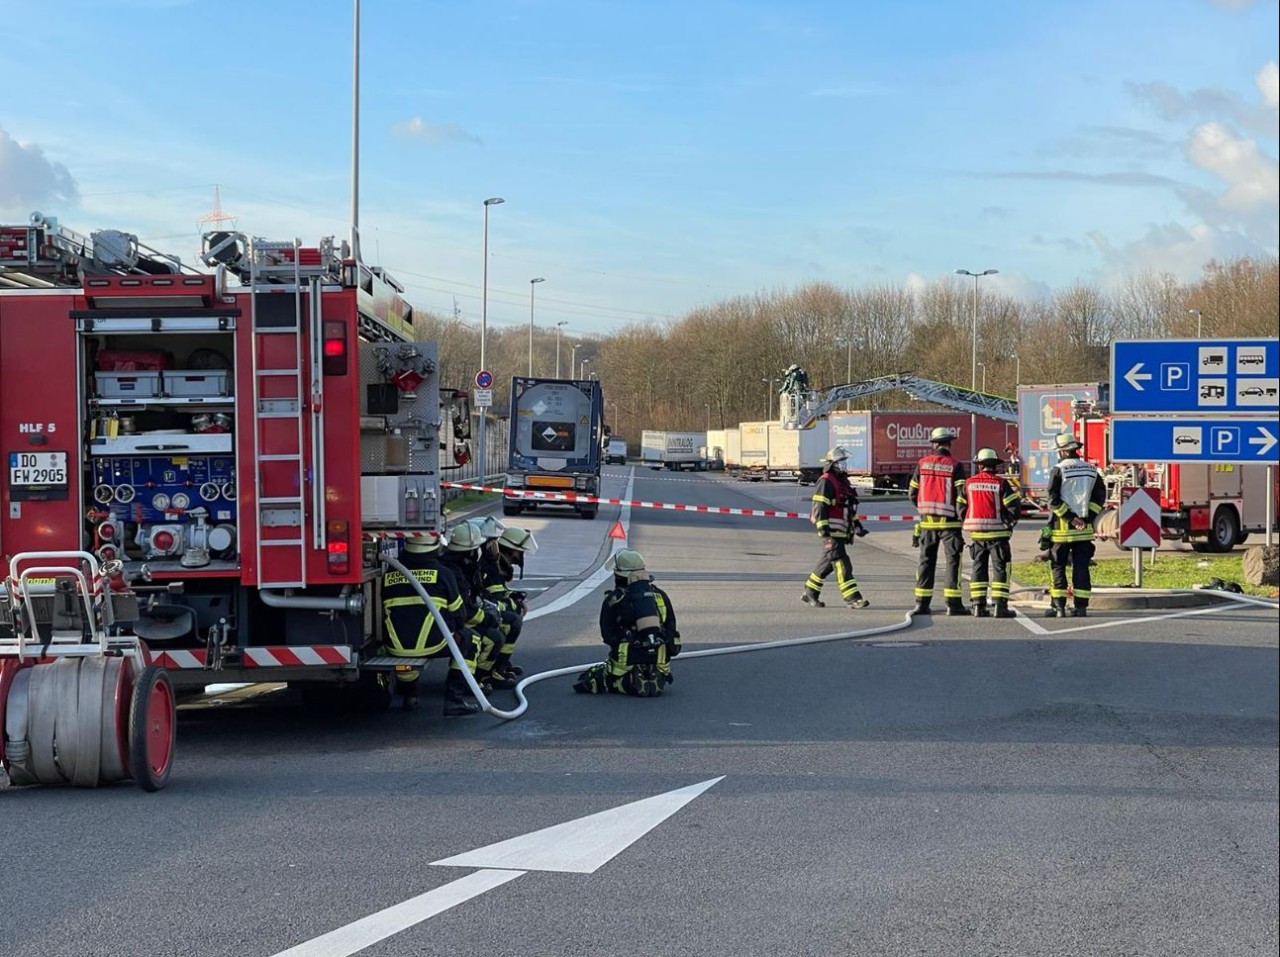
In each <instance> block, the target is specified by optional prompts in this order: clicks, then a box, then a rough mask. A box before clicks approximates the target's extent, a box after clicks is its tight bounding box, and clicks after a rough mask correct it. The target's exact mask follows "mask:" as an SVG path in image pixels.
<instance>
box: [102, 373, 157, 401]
mask: <svg viewBox="0 0 1280 957" xmlns="http://www.w3.org/2000/svg"><path fill="white" fill-rule="evenodd" d="M93 377H94V381H95V382H96V384H97V389H98V397H99V398H102V399H154V398H156V397H157V396H159V395H160V373H159V372H145V371H136V370H130V371H128V372H95V373H94V374H93Z"/></svg>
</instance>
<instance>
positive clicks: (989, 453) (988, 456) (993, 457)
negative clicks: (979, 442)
mask: <svg viewBox="0 0 1280 957" xmlns="http://www.w3.org/2000/svg"><path fill="white" fill-rule="evenodd" d="M974 461H975V462H977V463H978V464H979V465H986V464H987V463H990V464H992V465H999V464H1000V462H1001V458H1000V456H999V455H997V454H996V450H995V449H978V455H977V457H976V458H974Z"/></svg>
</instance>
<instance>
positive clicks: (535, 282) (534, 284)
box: [529, 276, 546, 377]
mask: <svg viewBox="0 0 1280 957" xmlns="http://www.w3.org/2000/svg"><path fill="white" fill-rule="evenodd" d="M540 282H546V280H545V279H543V278H542V277H541V276H539V277H538V278H537V279H530V280H529V375H530V376H531V377H532V376H533V290H534V289H535V288H537V285H538V283H540Z"/></svg>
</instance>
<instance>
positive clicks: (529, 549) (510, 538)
mask: <svg viewBox="0 0 1280 957" xmlns="http://www.w3.org/2000/svg"><path fill="white" fill-rule="evenodd" d="M498 547H499V548H505V549H509V550H511V551H513V552H522V553H525V554H532V553H533V552H536V551H537V550H538V542H537V540H536V539H535V538H534V537H533V532H531V531H529V530H528V529H527V528H514V527H512V528H504V529H503V530H502V534H501V535H500V536H498Z"/></svg>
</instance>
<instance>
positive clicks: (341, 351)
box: [322, 319, 347, 375]
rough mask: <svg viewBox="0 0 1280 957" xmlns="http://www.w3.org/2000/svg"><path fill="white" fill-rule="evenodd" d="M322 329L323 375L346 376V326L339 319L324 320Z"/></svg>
mask: <svg viewBox="0 0 1280 957" xmlns="http://www.w3.org/2000/svg"><path fill="white" fill-rule="evenodd" d="M323 329H324V360H323V367H322V368H323V372H324V374H325V375H346V374H347V324H346V323H345V322H343V321H342V320H341V319H326V320H325V322H324V327H323Z"/></svg>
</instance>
